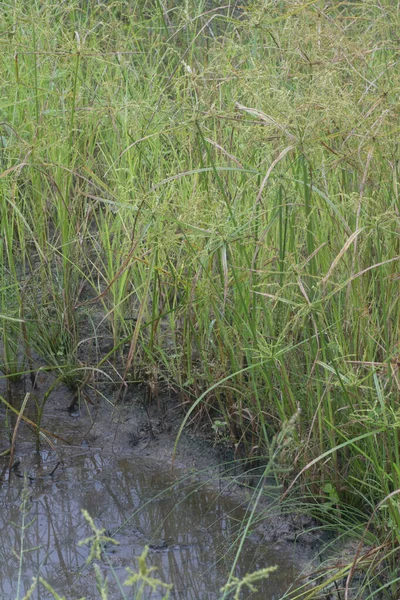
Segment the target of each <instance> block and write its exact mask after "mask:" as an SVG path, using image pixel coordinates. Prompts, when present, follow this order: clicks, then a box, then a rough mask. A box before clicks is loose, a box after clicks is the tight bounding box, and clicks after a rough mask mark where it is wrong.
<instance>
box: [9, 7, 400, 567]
mask: <svg viewBox="0 0 400 600" xmlns="http://www.w3.org/2000/svg"><path fill="white" fill-rule="evenodd" d="M399 26H400V14H399V7H398V6H397V4H396V3H394V2H392V1H389V0H381V1H380V2H370V1H369V0H367V1H365V2H361V3H355V2H340V3H329V2H323V1H322V0H317V1H315V2H310V3H304V2H303V3H302V2H297V1H295V0H287V1H285V2H257V3H252V2H248V3H247V2H246V3H243V5H241V6H240V7H238V5H237V4H233V3H231V4H229V3H226V4H222V3H221V4H220V3H209V2H200V3H199V2H192V1H191V0H187V1H186V2H181V3H178V5H175V4H174V3H171V2H160V1H152V0H137V1H136V2H131V1H129V2H128V1H127V2H123V1H122V2H100V1H99V2H97V1H96V2H90V3H87V2H82V1H80V2H79V1H78V0H72V1H69V2H58V3H51V2H40V3H39V2H18V3H17V2H10V3H6V4H3V5H2V7H1V30H0V41H1V50H2V52H1V56H0V65H1V68H0V73H1V75H0V77H1V84H0V85H1V92H2V93H1V100H0V127H1V135H0V141H1V146H0V162H1V169H2V173H1V176H0V190H1V192H0V193H1V224H0V227H1V233H0V235H1V239H2V249H1V262H2V267H3V271H2V273H3V275H2V279H1V285H0V288H1V292H0V298H1V310H0V314H1V325H2V332H3V333H2V346H1V352H2V357H1V365H0V366H1V370H2V372H3V373H4V376H6V377H12V376H13V375H15V374H17V373H21V372H22V371H24V369H25V371H30V370H32V369H33V366H32V364H31V363H32V360H31V358H29V356H30V355H29V353H32V356H34V357H35V360H36V361H38V362H39V364H41V365H42V366H45V367H48V368H51V369H54V370H55V371H56V372H57V375H58V376H60V375H61V374H65V380H66V382H67V383H69V384H70V385H71V386H75V387H76V388H78V389H79V388H80V386H82V385H84V384H87V383H88V379H87V377H82V376H81V373H82V372H86V371H85V368H86V367H92V366H96V365H98V364H100V366H101V368H102V369H105V368H106V365H107V364H109V366H110V371H109V372H110V373H114V374H115V373H117V372H118V373H119V376H118V377H116V381H117V382H118V386H119V390H120V392H119V394H118V399H119V398H120V396H121V394H122V391H123V388H124V386H123V385H122V386H121V381H122V383H124V382H126V381H130V380H132V379H137V378H142V379H146V380H147V381H148V383H149V389H150V391H153V392H154V391H156V389H157V385H158V382H167V383H168V384H169V385H171V386H173V387H174V389H177V390H179V393H180V394H181V397H182V400H183V401H184V402H185V403H186V406H189V407H190V406H195V407H196V408H197V409H201V410H202V411H203V414H204V413H205V412H207V413H208V414H209V415H211V418H218V419H221V418H222V419H223V421H226V422H227V423H228V426H229V431H230V434H231V436H232V438H233V439H234V440H235V443H236V444H237V448H238V451H240V449H241V448H244V449H245V452H247V453H248V454H262V453H264V452H265V451H267V450H268V447H269V443H270V440H271V439H272V437H273V435H274V433H275V432H276V431H277V430H279V429H280V427H281V424H282V423H283V422H284V421H286V420H288V419H290V418H291V417H292V416H293V415H294V414H295V413H296V411H297V410H298V408H299V409H300V411H301V412H300V419H299V422H298V426H297V430H296V435H295V441H294V442H293V445H292V447H291V449H290V452H289V450H288V451H287V453H286V460H287V464H288V465H290V466H292V467H293V474H292V477H293V476H294V475H296V474H297V473H300V472H301V473H302V475H301V477H299V479H298V480H297V481H300V482H301V484H302V485H303V489H304V491H305V493H307V494H312V496H313V498H314V499H316V500H323V499H324V498H325V499H326V493H325V492H324V489H325V490H326V489H327V488H326V485H327V484H331V485H332V486H333V487H332V490H334V492H332V493H334V494H335V498H336V505H337V507H341V509H342V510H343V507H346V506H347V507H352V508H354V509H357V510H360V511H361V512H362V511H367V513H368V514H372V513H373V511H374V508H375V507H376V506H377V505H378V504H379V503H380V502H383V504H382V505H380V509H381V510H379V511H377V512H375V513H374V527H375V531H376V532H377V536H378V539H379V540H380V541H381V542H383V541H384V542H385V543H386V542H388V543H389V542H390V544H394V546H395V547H397V545H398V543H399V534H398V531H399V525H400V512H399V502H398V496H397V495H396V494H394V492H395V490H397V489H399V487H400V486H399V483H400V482H399V479H400V451H399V441H400V439H399V424H400V419H399V375H398V366H399V337H398V331H399V330H398V324H399V314H400V313H399V309H400V305H399V297H398V296H399V289H398V266H399V257H400V247H399V241H400V240H399V195H398V131H399V100H398V95H399V88H400V77H399V74H398V61H399V48H398V40H397V37H396V36H397V33H396V32H397V31H398V28H399ZM10 299H12V301H10ZM10 319H17V320H16V321H11V320H10ZM18 319H20V320H18ZM21 321H22V322H21ZM104 338H109V341H110V340H111V342H110V343H111V346H112V347H113V348H114V351H110V350H109V349H108V350H107V352H106V358H104V354H105V351H102V347H103V346H102V344H104ZM17 347H21V349H24V352H23V356H25V359H26V364H25V366H22V368H21V364H20V361H21V355H20V354H18V352H17V353H16V351H15V349H16V348H17ZM93 348H95V351H94V352H92V350H93ZM216 383H217V384H218V385H215V384H216ZM207 390H208V392H207ZM206 392H207V393H206ZM200 397H201V401H200V402H199V401H197V399H199V398H200ZM329 489H331V488H329ZM385 498H387V500H385V501H384V499H385ZM337 510H339V508H337ZM393 556H394V555H393Z"/></svg>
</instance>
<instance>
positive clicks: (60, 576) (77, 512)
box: [0, 448, 294, 600]
mask: <svg viewBox="0 0 400 600" xmlns="http://www.w3.org/2000/svg"><path fill="white" fill-rule="evenodd" d="M29 460H30V464H27V459H26V457H25V458H23V460H22V461H21V467H20V474H22V471H23V470H26V471H27V472H28V475H30V477H31V479H30V480H28V481H29V501H28V503H27V506H28V514H27V515H26V520H27V521H28V522H31V524H30V525H29V527H27V528H26V529H25V531H24V560H23V567H22V578H21V588H20V598H22V597H23V595H24V592H26V590H27V589H28V588H29V586H30V584H31V580H32V579H31V578H32V576H34V575H37V574H38V573H40V574H41V575H42V576H43V577H44V578H45V579H46V580H47V581H49V582H50V583H51V585H52V586H53V587H54V588H55V589H56V590H57V591H58V592H59V593H61V594H62V595H65V596H66V597H67V598H71V599H73V598H81V597H82V596H85V597H86V599H87V600H92V599H93V600H94V599H95V598H99V594H98V592H97V591H96V584H95V578H94V573H93V568H92V567H87V566H86V565H85V561H86V558H87V556H88V553H89V548H88V547H87V546H80V547H79V546H78V541H79V540H82V539H84V538H86V537H88V536H89V535H90V534H91V532H90V529H89V527H88V525H87V523H86V522H85V520H84V518H83V516H82V514H81V509H82V508H85V509H87V510H88V511H89V513H90V515H91V516H92V517H93V518H94V520H95V522H96V524H97V526H98V527H105V528H107V530H108V531H109V532H111V533H114V537H115V539H116V540H117V541H118V542H119V546H110V547H109V548H106V551H105V552H106V554H105V555H104V556H103V559H102V561H101V563H100V566H101V569H102V571H103V573H105V574H106V575H107V578H108V580H109V598H110V600H111V599H117V598H118V599H119V598H123V596H122V594H121V592H120V590H119V588H118V586H119V585H120V583H121V582H124V580H125V579H126V576H127V573H126V567H128V566H130V567H132V568H135V567H136V565H137V560H136V559H137V557H138V556H139V555H140V554H141V552H142V550H143V548H144V546H145V545H146V544H147V545H150V546H152V547H151V549H150V554H149V563H150V564H152V565H155V566H156V567H157V569H158V571H157V574H156V576H158V577H159V578H160V579H162V580H163V581H165V582H171V583H173V584H174V591H173V593H172V596H171V597H172V598H177V599H182V600H192V599H193V600H214V599H217V598H219V597H220V593H219V590H220V588H221V586H222V585H223V584H224V583H225V582H226V580H227V576H228V573H229V570H230V565H231V564H232V557H233V554H232V545H233V546H234V545H235V544H234V542H235V540H236V539H237V534H238V528H239V527H240V521H241V519H242V517H243V514H244V511H243V509H242V508H240V507H238V506H237V505H236V504H235V503H234V502H233V501H232V500H231V499H230V498H229V497H227V496H226V495H225V496H223V495H220V494H218V493H217V492H216V491H215V490H211V489H210V488H207V486H205V485H201V484H199V483H198V482H197V483H196V484H194V483H193V482H191V483H190V482H189V480H186V481H179V474H174V475H171V473H170V472H169V471H168V472H165V471H163V469H162V468H161V467H160V466H158V465H156V464H153V463H149V462H145V461H139V460H138V459H136V458H135V459H131V458H121V457H118V456H115V455H114V456H104V455H101V454H95V453H93V451H89V450H87V451H86V449H84V448H82V450H75V454H74V455H72V454H70V455H69V457H68V458H67V459H65V460H64V462H63V464H60V465H59V466H58V468H57V469H56V471H55V472H54V474H53V475H51V476H50V475H49V474H50V473H51V471H52V470H53V469H54V467H55V466H56V464H57V462H58V460H59V459H58V458H56V457H55V456H54V454H44V455H42V457H41V460H40V461H38V459H35V458H30V459H29ZM35 460H36V461H37V462H36V464H35ZM28 462H29V461H28ZM4 464H5V463H4ZM181 476H182V475H181ZM0 477H1V473H0ZM6 479H7V473H6V469H4V472H3V474H2V480H0V527H1V543H0V564H1V569H0V597H1V599H2V600H16V594H17V586H18V565H19V561H18V558H17V554H18V553H19V552H20V549H21V528H20V526H21V523H22V514H21V512H20V509H19V507H20V503H21V494H22V490H23V479H21V478H20V477H18V471H17V472H16V473H13V474H12V479H11V482H10V485H9V484H8V483H7V481H6ZM273 564H277V565H278V566H279V569H278V571H277V572H276V573H275V574H273V575H272V576H271V577H270V579H269V580H268V581H265V582H264V583H263V584H262V585H261V586H260V587H259V591H258V592H257V593H255V594H253V595H251V594H250V593H246V595H245V596H244V597H245V598H254V599H263V600H274V599H277V598H279V597H281V595H282V594H283V593H284V592H285V591H286V589H287V588H288V586H289V585H290V583H291V582H292V581H293V578H294V569H293V556H290V555H289V556H288V554H287V549H286V551H285V552H284V551H283V549H281V550H280V549H279V547H277V546H274V547H273V546H270V547H268V546H267V547H266V546H262V545H260V544H257V543H256V541H253V542H252V541H248V542H247V543H246V546H245V550H244V552H243V553H242V555H241V558H240V560H239V563H238V568H237V572H236V575H237V576H238V577H242V576H243V575H245V574H246V573H248V572H252V571H254V570H256V569H259V568H262V567H265V566H269V565H273ZM118 582H120V583H118ZM124 591H125V594H126V597H127V598H133V593H132V591H131V589H130V588H126V587H125V588H124ZM39 592H40V593H38V592H35V594H34V596H33V598H40V599H41V600H44V599H46V598H50V597H51V595H50V594H48V592H46V591H45V590H44V589H43V587H41V588H40V590H39ZM145 597H146V598H150V597H151V598H154V599H157V598H161V597H162V594H161V593H160V594H158V593H154V592H153V593H152V594H151V596H150V595H147V596H145Z"/></svg>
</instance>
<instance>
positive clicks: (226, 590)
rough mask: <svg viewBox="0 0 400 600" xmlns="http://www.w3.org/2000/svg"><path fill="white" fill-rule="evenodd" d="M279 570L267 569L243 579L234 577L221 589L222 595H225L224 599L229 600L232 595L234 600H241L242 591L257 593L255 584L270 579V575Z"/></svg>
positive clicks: (249, 574)
mask: <svg viewBox="0 0 400 600" xmlns="http://www.w3.org/2000/svg"><path fill="white" fill-rule="evenodd" d="M277 568H278V567H266V568H265V569H260V570H259V571H254V572H253V573H248V574H247V575H245V576H244V577H243V578H242V579H238V578H237V577H232V578H231V581H230V582H229V583H227V584H226V585H224V586H223V587H222V588H221V593H223V594H224V596H223V597H224V598H228V597H229V596H230V595H232V596H231V597H232V598H233V600H240V598H241V596H240V594H241V592H242V591H244V590H246V588H247V589H248V591H249V592H251V593H252V592H256V591H257V588H256V586H255V584H256V583H259V582H260V581H263V580H264V579H268V577H269V576H270V574H271V573H274V571H276V570H277Z"/></svg>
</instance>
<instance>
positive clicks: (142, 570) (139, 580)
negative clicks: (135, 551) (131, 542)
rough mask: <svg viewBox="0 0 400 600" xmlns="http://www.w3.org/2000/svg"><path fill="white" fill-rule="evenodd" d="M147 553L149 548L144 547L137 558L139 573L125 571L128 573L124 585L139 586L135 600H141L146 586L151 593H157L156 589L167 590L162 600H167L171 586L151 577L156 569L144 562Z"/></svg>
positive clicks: (129, 570)
mask: <svg viewBox="0 0 400 600" xmlns="http://www.w3.org/2000/svg"><path fill="white" fill-rule="evenodd" d="M148 553H149V547H148V546H146V547H145V549H144V550H143V552H142V554H141V555H140V556H139V558H138V563H139V572H138V573H135V572H134V571H132V569H129V568H128V569H127V571H128V573H129V577H128V578H127V579H126V581H125V582H124V585H131V586H133V585H137V584H139V585H140V587H139V589H138V592H137V595H136V596H135V598H136V600H141V598H142V597H143V592H144V589H145V587H146V586H148V587H150V588H151V590H152V591H153V592H155V591H157V588H158V587H159V588H162V589H165V590H167V593H166V595H165V596H164V600H167V599H168V598H169V593H170V590H171V589H172V587H173V586H172V584H171V583H164V582H163V581H161V580H160V579H156V578H155V577H153V576H152V575H151V573H152V571H155V570H156V567H149V566H148V565H147V562H146V561H147V555H148Z"/></svg>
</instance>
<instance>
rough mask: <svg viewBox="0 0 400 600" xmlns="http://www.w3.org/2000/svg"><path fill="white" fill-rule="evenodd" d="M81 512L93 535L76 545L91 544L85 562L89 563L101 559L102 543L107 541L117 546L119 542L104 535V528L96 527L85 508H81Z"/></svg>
mask: <svg viewBox="0 0 400 600" xmlns="http://www.w3.org/2000/svg"><path fill="white" fill-rule="evenodd" d="M82 514H83V516H84V518H85V519H86V521H87V522H88V523H89V525H90V528H91V529H92V531H93V534H94V535H91V536H89V537H87V538H86V539H84V540H81V541H80V542H78V546H86V545H90V546H91V547H90V554H89V556H88V558H87V560H86V563H87V564H89V563H91V562H93V561H94V560H101V553H102V550H103V546H104V544H106V543H108V544H114V545H116V546H118V545H119V542H117V541H116V540H114V539H113V538H111V537H107V536H106V535H104V533H105V529H98V528H97V527H96V525H95V523H94V521H93V519H92V517H91V516H90V515H89V513H88V511H87V510H85V509H83V510H82Z"/></svg>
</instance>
